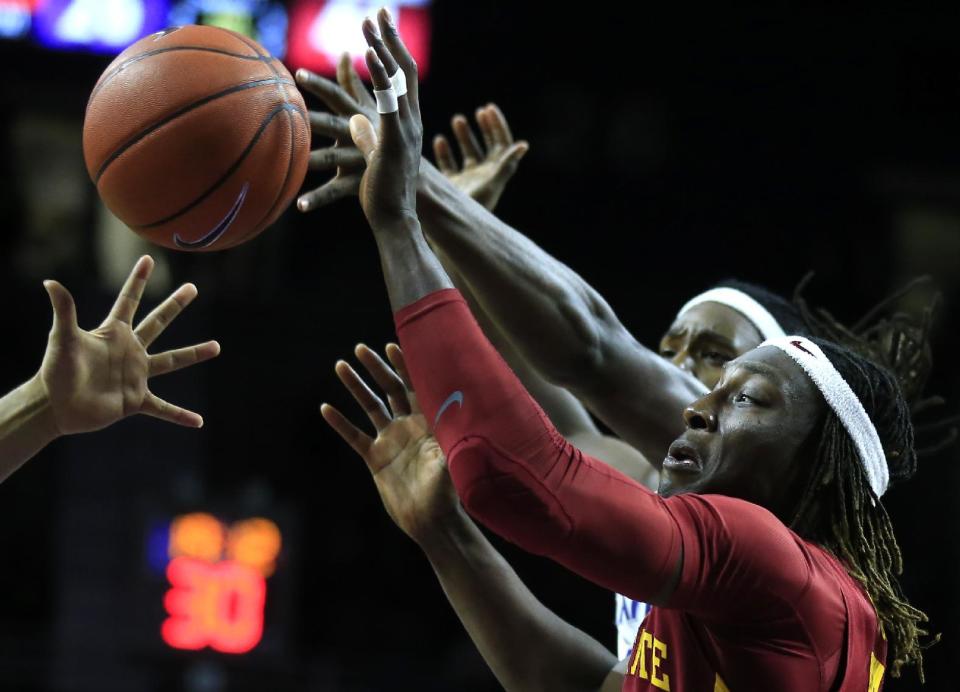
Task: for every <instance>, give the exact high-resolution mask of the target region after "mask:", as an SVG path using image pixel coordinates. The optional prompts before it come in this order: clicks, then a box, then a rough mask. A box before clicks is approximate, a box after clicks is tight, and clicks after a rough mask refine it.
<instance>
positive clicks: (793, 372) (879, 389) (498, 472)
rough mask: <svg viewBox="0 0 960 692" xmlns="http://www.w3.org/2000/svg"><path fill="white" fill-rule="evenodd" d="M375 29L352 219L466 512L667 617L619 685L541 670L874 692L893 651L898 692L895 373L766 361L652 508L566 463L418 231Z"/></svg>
mask: <svg viewBox="0 0 960 692" xmlns="http://www.w3.org/2000/svg"><path fill="white" fill-rule="evenodd" d="M379 22H380V28H381V30H382V31H383V33H384V35H385V37H386V41H387V43H388V44H389V46H390V49H389V50H388V49H387V47H386V45H385V44H384V42H383V41H382V40H381V39H380V35H379V32H378V31H377V30H376V27H375V25H374V24H373V23H372V22H371V21H370V20H367V21H366V22H365V23H364V34H365V37H366V39H367V41H368V43H369V44H370V45H371V46H373V47H374V48H375V49H376V52H374V51H373V50H371V51H368V53H367V63H368V66H369V67H370V69H371V73H372V75H373V80H374V85H375V87H376V89H377V92H378V93H377V96H378V108H379V110H380V111H381V112H382V113H383V114H384V117H383V120H382V122H381V124H380V127H379V130H380V132H379V136H378V134H377V132H376V131H375V130H374V128H373V127H372V125H371V123H370V122H369V121H368V120H366V119H365V118H364V117H362V116H356V117H354V118H352V119H351V123H350V127H351V135H352V136H353V139H354V141H355V142H356V144H357V146H358V148H359V149H360V150H361V152H362V153H363V155H364V158H365V160H366V162H367V171H366V172H365V173H364V176H363V178H362V180H361V185H360V200H361V204H362V206H363V208H364V212H365V214H366V216H367V219H368V221H369V222H370V225H371V227H372V228H373V230H374V235H375V239H376V241H377V244H378V247H379V249H380V255H381V261H382V265H383V269H384V274H385V278H386V281H387V288H388V293H389V295H390V299H391V304H392V305H393V306H394V309H395V310H396V312H397V324H398V331H399V334H400V337H401V340H402V341H403V342H404V343H405V346H406V351H407V357H408V361H409V365H410V372H411V375H412V380H413V382H414V383H415V384H416V385H417V386H418V388H419V395H420V399H421V402H422V404H423V408H424V411H425V413H426V414H427V416H426V419H427V420H430V421H432V422H433V424H434V426H435V429H436V433H437V436H438V439H439V441H440V445H441V447H442V448H443V449H444V451H446V452H447V454H448V457H449V465H450V471H451V476H452V478H453V481H454V483H455V485H456V487H457V492H458V494H459V496H460V498H461V501H462V502H463V503H464V505H465V506H466V507H467V509H468V510H470V511H471V513H473V514H474V515H475V516H477V517H479V518H481V519H482V520H483V521H484V523H486V524H487V525H488V526H489V527H490V528H492V529H494V530H495V531H497V532H499V533H501V534H502V535H504V536H505V537H507V538H509V539H510V540H512V541H514V542H516V543H517V544H519V545H521V546H522V547H524V548H526V549H528V550H531V551H533V552H537V553H541V554H546V555H549V556H550V557H552V558H553V559H555V560H557V561H558V562H560V563H562V564H564V565H566V566H568V567H569V568H571V569H573V570H574V571H577V572H578V573H580V574H582V575H583V576H585V577H587V578H590V579H592V580H593V581H595V582H597V583H598V584H601V585H603V586H605V587H607V588H611V589H614V590H619V591H624V592H626V593H627V594H628V595H631V596H633V597H636V598H642V599H644V600H648V601H652V602H654V603H657V604H662V605H667V606H669V607H668V608H654V610H653V612H652V614H651V615H650V616H649V617H648V618H647V620H646V621H645V627H644V629H643V630H642V631H641V633H640V635H639V636H638V639H637V642H636V644H635V647H634V653H633V655H632V656H631V658H630V661H629V665H628V666H627V670H626V677H623V675H617V673H616V672H614V673H611V674H609V675H608V674H607V670H606V668H607V666H606V663H609V661H606V662H604V663H603V664H602V665H600V661H599V660H598V656H600V655H601V654H602V647H599V645H597V644H596V643H595V642H593V643H592V644H591V643H586V644H584V643H583V642H582V641H580V640H577V641H574V639H569V640H565V641H561V642H556V643H557V645H558V646H557V648H556V649H555V650H553V651H550V652H547V653H549V654H550V655H549V656H548V657H547V659H546V660H545V661H538V662H536V663H534V664H533V665H534V667H537V666H538V665H540V666H541V667H537V672H540V673H543V672H545V671H548V670H549V665H550V664H554V665H555V668H556V669H558V670H559V669H563V670H562V674H561V675H560V677H559V678H558V681H562V682H563V683H564V684H565V685H566V686H568V687H576V688H580V687H581V686H582V687H583V688H584V689H595V688H597V687H599V686H600V684H601V682H604V685H605V686H607V685H609V686H615V685H617V684H618V683H620V682H621V681H622V685H623V688H624V689H638V690H639V689H653V688H660V689H669V688H670V678H671V677H672V679H673V689H675V690H682V689H711V688H712V689H714V690H716V689H727V687H728V683H729V686H731V687H733V688H735V689H743V688H747V689H787V690H792V689H797V690H801V689H802V690H810V689H822V690H827V689H841V690H846V689H849V690H854V689H857V690H859V689H867V688H868V685H869V688H870V689H879V687H880V684H881V681H882V676H883V671H884V662H885V661H886V647H887V643H888V642H889V646H890V658H891V667H892V671H893V673H894V674H898V673H899V670H900V667H901V666H902V665H904V664H908V663H915V662H919V660H920V649H919V644H918V635H919V634H920V633H921V632H920V631H919V629H918V623H919V622H920V621H922V620H923V615H922V613H920V612H919V611H917V610H915V609H913V608H912V607H910V606H909V604H907V603H906V602H905V601H904V599H903V597H902V596H901V595H900V593H899V589H898V587H897V585H896V579H895V574H896V573H897V572H898V571H899V552H898V549H897V546H896V542H895V540H894V539H893V534H892V529H891V526H890V523H889V519H888V518H887V516H886V513H885V512H884V510H883V506H882V504H881V503H880V502H879V497H880V496H881V495H882V494H883V492H884V491H885V490H886V487H887V484H888V482H889V479H890V477H891V476H893V477H908V476H909V475H910V474H912V472H913V470H914V468H915V456H914V452H913V448H912V427H911V425H910V420H909V413H908V409H907V406H906V402H905V401H904V399H903V397H902V396H901V395H900V392H899V389H898V387H897V384H896V381H895V380H894V378H893V377H892V375H890V374H888V373H887V372H886V371H884V370H882V369H880V368H879V367H877V366H875V365H873V364H872V363H870V362H869V361H866V360H865V359H863V358H861V357H860V356H857V355H856V354H854V353H852V352H850V351H847V350H845V349H843V348H842V347H838V346H835V345H833V344H830V343H828V342H819V343H814V342H813V341H810V340H808V339H805V338H803V337H781V338H776V339H772V340H769V341H767V342H765V343H764V345H763V347H762V348H759V349H757V350H755V351H751V352H750V353H749V354H747V355H745V356H741V357H740V358H738V359H736V360H734V361H731V363H729V364H728V365H727V366H726V367H725V368H724V370H723V375H722V377H721V381H720V382H719V383H718V384H717V386H716V387H715V388H714V390H713V391H712V392H711V393H709V394H707V395H705V396H702V397H700V398H699V399H698V400H697V401H696V402H695V404H694V405H692V406H691V407H689V408H688V409H687V410H686V412H685V416H684V419H685V423H686V427H687V430H686V431H685V432H684V433H683V434H682V435H681V436H680V437H679V438H678V439H677V440H676V441H675V442H674V443H672V444H671V445H670V446H669V453H668V456H667V458H666V459H665V460H664V477H663V478H662V480H661V485H660V492H661V495H662V497H660V496H656V495H654V494H652V493H650V492H649V491H647V490H646V489H644V488H643V487H642V486H640V485H639V484H636V483H634V482H632V481H630V480H629V479H628V478H626V477H625V476H623V475H621V474H618V473H617V472H616V471H614V470H612V469H610V468H609V467H607V466H606V465H603V464H601V463H598V462H596V460H594V459H591V458H590V457H589V456H587V455H584V454H582V453H581V452H580V451H579V450H576V449H575V448H573V447H572V446H571V445H569V443H567V442H565V441H563V440H562V438H560V436H559V435H558V434H557V433H556V430H555V429H554V428H553V426H552V425H551V424H550V422H549V420H547V419H546V417H545V416H544V415H543V413H542V411H541V410H540V409H539V408H538V407H537V406H536V405H535V404H534V403H533V401H532V400H531V399H530V398H529V396H527V395H525V393H524V392H523V391H522V388H521V386H520V384H519V382H518V381H517V380H516V378H515V377H514V376H513V374H512V373H511V372H510V371H509V369H507V368H506V367H505V365H504V364H503V362H502V360H501V359H499V358H498V357H497V355H496V353H495V351H493V349H492V348H491V347H490V345H489V343H488V342H487V341H486V340H485V338H484V337H483V335H482V333H481V332H480V331H479V329H478V328H477V327H476V325H475V323H474V322H473V320H472V318H471V316H470V313H469V311H468V310H467V308H466V306H465V305H464V303H463V301H462V299H461V298H460V297H459V295H458V294H457V292H456V291H455V290H452V288H451V287H452V284H451V282H450V280H449V278H448V277H447V276H446V275H445V274H444V272H443V269H442V267H441V265H440V263H439V261H438V260H437V258H436V257H435V256H434V255H433V253H432V252H431V250H430V248H429V246H428V245H427V244H426V242H425V240H424V238H423V236H422V234H421V231H420V226H419V220H418V218H417V215H416V211H415V210H416V180H417V175H418V170H419V168H420V155H419V151H420V140H421V137H422V131H421V126H420V122H419V104H418V100H417V88H416V87H417V85H416V72H415V66H414V65H413V63H412V60H411V59H410V57H409V54H408V53H407V51H406V49H405V48H404V47H403V45H402V43H401V42H400V40H399V36H398V34H397V33H396V31H395V29H394V28H393V26H392V23H391V21H390V18H389V14H388V13H387V12H386V11H381V13H380V15H379ZM394 56H396V60H395V58H394ZM397 60H399V63H400V65H401V66H402V68H403V73H404V76H405V79H406V82H407V85H404V83H403V79H400V80H397V73H398V65H397ZM388 75H393V81H392V80H391V78H390V77H388ZM407 90H409V91H407ZM647 384H648V386H659V385H660V382H652V383H647ZM881 440H882V442H881ZM421 441H422V440H421ZM884 445H886V447H884ZM811 462H812V463H811ZM734 498H739V499H734ZM518 500H519V501H518ZM788 525H789V526H791V527H793V529H794V530H795V531H796V533H794V532H793V531H791V530H790V529H788V528H787V526H788ZM840 559H842V560H844V563H845V565H846V567H845V566H844V563H841V562H840ZM745 601H748V602H749V604H750V607H749V608H744V607H743V602H745ZM874 604H876V608H874ZM461 614H463V613H462V612H461ZM481 619H482V616H481ZM881 627H882V628H883V629H884V630H885V632H886V638H884V637H883V636H882V635H881ZM468 628H469V625H468ZM551 642H555V639H553V638H552V639H551ZM487 643H492V644H493V646H495V647H497V649H498V651H497V652H495V653H493V654H491V652H490V651H484V653H485V654H487V655H488V660H490V659H491V658H492V659H493V660H491V665H492V666H493V667H494V669H495V670H497V672H498V673H499V674H501V679H503V677H504V676H506V677H509V671H510V669H511V667H517V666H519V667H520V668H521V669H529V667H530V666H529V665H527V658H526V654H527V652H526V651H523V650H522V649H519V648H516V649H513V650H505V649H504V648H503V647H502V645H501V642H499V641H498V640H497V638H496V637H494V638H493V639H492V640H488V642H487ZM481 649H482V650H483V649H484V646H483V645H481ZM520 652H522V653H521V655H519V656H518V655H517V653H520ZM543 664H547V667H546V668H544V667H542V665H543ZM504 671H507V673H506V674H505V673H504ZM511 687H512V685H511ZM611 688H612V687H611Z"/></svg>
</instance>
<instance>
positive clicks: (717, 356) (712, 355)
mask: <svg viewBox="0 0 960 692" xmlns="http://www.w3.org/2000/svg"><path fill="white" fill-rule="evenodd" d="M700 357H701V359H702V360H703V361H704V362H706V363H709V364H710V365H712V366H714V367H718V368H719V367H722V366H723V364H724V363H727V362H729V361H730V360H733V359H732V358H731V357H730V356H729V355H727V354H726V353H721V352H720V351H704V352H703V353H702V354H701V356H700Z"/></svg>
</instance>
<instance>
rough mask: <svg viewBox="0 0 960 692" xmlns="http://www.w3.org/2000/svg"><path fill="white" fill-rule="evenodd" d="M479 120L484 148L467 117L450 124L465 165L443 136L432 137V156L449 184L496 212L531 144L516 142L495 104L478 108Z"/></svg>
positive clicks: (455, 118) (454, 118)
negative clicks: (448, 180)
mask: <svg viewBox="0 0 960 692" xmlns="http://www.w3.org/2000/svg"><path fill="white" fill-rule="evenodd" d="M476 119H477V125H478V126H479V127H480V134H481V135H482V137H483V146H481V145H480V143H479V142H478V141H477V138H476V137H475V136H474V134H473V130H472V129H471V127H470V123H468V122H467V119H466V118H465V117H464V116H462V115H459V114H458V115H455V116H453V120H452V121H451V123H450V125H451V128H452V129H453V135H454V137H456V140H457V145H458V148H459V149H460V159H461V160H462V161H463V165H462V166H461V165H460V164H458V163H457V159H456V158H455V157H454V155H453V148H452V147H451V146H450V142H449V140H448V139H447V138H446V137H444V136H443V135H437V136H436V137H434V138H433V154H434V157H435V158H436V160H437V167H438V168H439V169H440V171H441V172H442V173H443V174H444V175H445V176H447V178H449V179H450V182H452V183H453V184H454V185H456V186H457V188H459V189H460V190H461V191H462V192H464V193H466V194H468V195H470V196H471V197H472V198H473V199H475V200H476V201H477V202H479V203H480V204H482V205H483V206H484V207H486V208H487V209H488V210H490V211H493V209H494V207H496V206H497V202H498V201H500V196H501V195H502V194H503V191H504V189H505V188H506V186H507V183H508V182H510V178H512V177H513V175H514V173H516V172H517V166H518V165H519V164H520V159H522V158H523V157H524V156H525V155H526V153H527V151H528V150H529V149H530V145H529V144H527V142H524V141H520V142H514V140H513V134H512V133H511V132H510V126H509V125H508V124H507V119H506V117H505V116H504V115H503V112H502V111H501V110H500V109H499V108H498V107H497V106H496V104H493V103H490V104H487V105H486V106H484V107H482V108H478V109H477V112H476Z"/></svg>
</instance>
